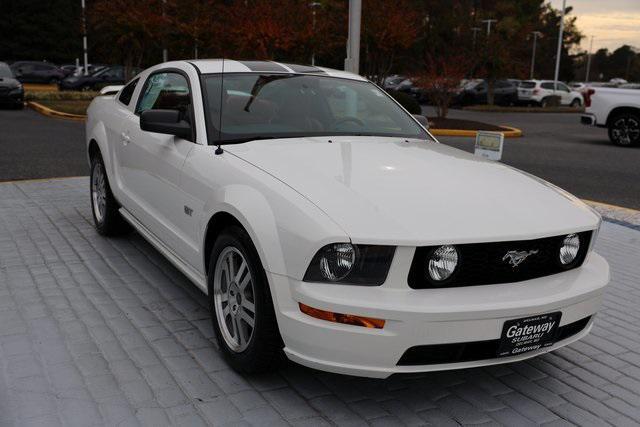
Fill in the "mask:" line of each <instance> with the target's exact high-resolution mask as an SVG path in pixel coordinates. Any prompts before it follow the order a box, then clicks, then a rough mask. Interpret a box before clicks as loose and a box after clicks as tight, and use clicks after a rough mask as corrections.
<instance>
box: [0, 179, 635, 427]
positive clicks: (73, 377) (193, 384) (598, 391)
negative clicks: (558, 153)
mask: <svg viewBox="0 0 640 427" xmlns="http://www.w3.org/2000/svg"><path fill="white" fill-rule="evenodd" d="M87 186H88V180H87V178H71V179H61V180H52V181H39V182H23V183H4V184H0V365H1V367H2V370H1V371H0V372H1V374H0V425H19V426H26V425H58V424H65V425H79V426H86V425H94V424H107V425H116V424H118V425H140V424H141V425H149V426H160V425H167V424H169V423H175V424H180V425H203V424H205V423H208V424H210V425H297V426H318V425H381V426H382V425H384V426H387V425H428V424H430V425H498V424H506V425H518V426H524V425H570V424H575V425H581V426H585V425H608V424H613V425H635V424H636V423H637V420H639V419H640V409H639V408H640V351H639V349H640V332H639V331H638V328H637V327H636V325H637V324H638V322H639V321H640V289H639V288H638V283H639V281H640V271H638V268H637V260H638V259H639V257H640V245H639V242H640V231H635V230H632V229H630V228H627V227H622V226H620V225H615V224H611V223H606V224H605V225H604V227H603V229H602V231H601V233H600V239H599V241H598V245H597V250H598V251H600V253H601V254H602V255H604V256H605V257H606V258H607V259H608V260H609V262H610V263H611V267H612V270H613V281H612V284H611V286H610V288H609V290H608V293H607V296H606V300H605V303H604V307H603V310H602V311H601V313H600V314H599V315H598V317H597V320H596V322H595V326H594V328H593V331H592V333H591V334H590V335H589V336H587V337H586V338H585V339H583V340H582V341H580V342H577V343H575V344H572V345H570V346H568V347H566V348H563V349H561V350H558V351H556V352H554V353H552V354H548V355H545V356H542V357H538V358H536V359H533V360H530V361H526V362H520V363H514V364H508V365H502V366H496V367H491V368H481V369H466V370H456V371H449V372H442V373H433V374H426V375H420V376H415V377H403V376H399V377H392V378H391V379H388V380H369V379H361V378H353V377H346V376H341V375H334V374H327V373H322V372H318V371H314V370H311V369H307V368H303V367H300V366H296V365H293V364H289V365H288V366H286V367H285V368H283V369H282V370H281V371H280V372H278V373H275V374H272V375H262V376H242V375H238V374H236V373H235V372H234V371H232V370H231V369H230V368H229V367H228V366H227V365H226V363H225V362H224V361H223V360H222V359H221V357H220V354H219V353H218V351H217V349H216V346H215V344H214V342H213V341H212V329H211V325H210V317H209V312H208V310H207V308H206V299H205V297H204V295H203V294H201V293H200V291H198V290H197V289H196V288H195V286H193V285H191V284H190V283H189V281H188V280H187V279H186V277H185V276H183V275H182V274H181V273H179V272H178V271H177V270H175V269H174V268H173V267H171V266H170V265H169V263H168V262H167V261H166V260H165V259H164V258H163V257H162V256H161V255H160V254H159V253H158V252H157V251H155V250H154V249H153V248H152V247H151V246H150V245H149V244H147V243H146V242H145V241H143V240H142V238H141V237H140V236H138V235H137V234H131V235H129V236H126V237H123V238H118V239H105V238H103V237H100V236H99V235H98V234H97V233H96V232H95V231H94V229H93V226H92V222H91V213H90V207H89V201H88V196H87V194H88V193H87Z"/></svg>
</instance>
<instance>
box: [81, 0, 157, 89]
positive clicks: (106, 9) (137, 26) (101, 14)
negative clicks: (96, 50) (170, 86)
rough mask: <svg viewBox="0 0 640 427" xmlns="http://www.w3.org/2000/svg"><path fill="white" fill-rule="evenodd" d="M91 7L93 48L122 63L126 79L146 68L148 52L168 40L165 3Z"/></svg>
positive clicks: (120, 1) (124, 0)
mask: <svg viewBox="0 0 640 427" xmlns="http://www.w3.org/2000/svg"><path fill="white" fill-rule="evenodd" d="M88 6H89V7H88V16H87V18H88V21H89V27H90V28H91V29H92V30H93V31H92V34H94V36H93V40H94V42H93V43H94V45H95V46H101V47H102V49H108V50H109V52H108V56H109V57H111V58H113V59H116V60H118V61H121V63H122V64H124V66H125V74H126V75H127V78H129V77H131V73H132V69H133V68H134V67H140V66H141V65H142V64H143V58H144V56H145V52H147V51H148V50H149V49H152V48H154V47H155V48H157V47H159V46H160V45H161V40H163V39H165V38H166V35H167V29H168V28H169V20H168V19H167V18H166V15H165V14H163V13H162V8H163V7H165V4H163V1H162V0H96V1H94V2H91V3H89V5H88ZM96 41H97V43H96ZM105 56H106V55H105Z"/></svg>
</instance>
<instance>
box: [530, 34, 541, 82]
mask: <svg viewBox="0 0 640 427" xmlns="http://www.w3.org/2000/svg"><path fill="white" fill-rule="evenodd" d="M531 34H533V52H531V74H530V75H529V80H533V70H534V69H535V66H536V42H537V41H538V37H540V36H542V33H541V32H540V31H532V32H531Z"/></svg>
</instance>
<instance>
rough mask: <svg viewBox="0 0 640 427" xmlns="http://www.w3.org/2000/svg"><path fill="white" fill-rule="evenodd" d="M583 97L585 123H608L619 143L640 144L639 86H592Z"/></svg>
mask: <svg viewBox="0 0 640 427" xmlns="http://www.w3.org/2000/svg"><path fill="white" fill-rule="evenodd" d="M584 101H585V107H586V110H585V113H584V114H583V115H582V117H581V122H582V123H583V124H585V125H591V126H599V127H606V128H607V129H608V130H609V139H610V140H611V142H613V143H614V144H616V145H623V146H631V145H640V90H638V89H620V88H607V87H595V88H594V87H590V88H588V89H587V90H586V91H585V97H584Z"/></svg>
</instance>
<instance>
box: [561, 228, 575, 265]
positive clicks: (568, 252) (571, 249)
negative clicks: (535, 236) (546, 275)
mask: <svg viewBox="0 0 640 427" xmlns="http://www.w3.org/2000/svg"><path fill="white" fill-rule="evenodd" d="M578 252H580V237H579V236H578V235H577V234H569V235H568V236H566V237H565V238H564V240H563V241H562V245H560V263H561V264H562V265H569V264H571V263H572V262H573V261H575V260H576V257H577V256H578Z"/></svg>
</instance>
